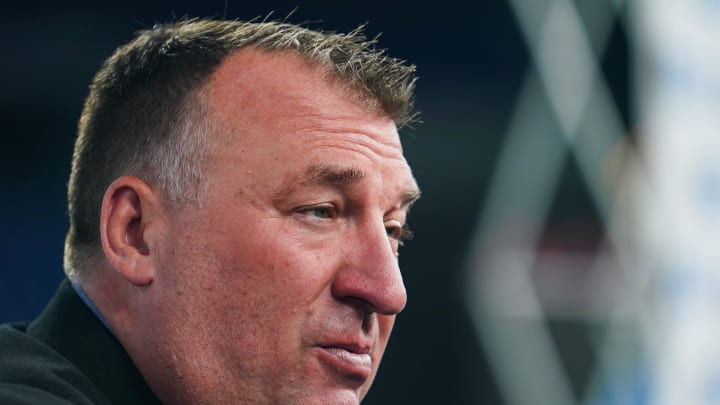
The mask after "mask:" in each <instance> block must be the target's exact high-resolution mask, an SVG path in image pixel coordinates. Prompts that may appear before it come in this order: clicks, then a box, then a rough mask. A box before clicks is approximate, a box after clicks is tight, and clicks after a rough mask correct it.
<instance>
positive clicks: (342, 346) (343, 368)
mask: <svg viewBox="0 0 720 405" xmlns="http://www.w3.org/2000/svg"><path fill="white" fill-rule="evenodd" d="M316 352H317V356H318V358H319V359H320V361H321V362H322V363H324V364H325V365H327V366H329V367H330V368H331V369H332V370H333V371H334V372H337V373H339V374H342V375H344V376H346V377H349V378H352V379H356V380H361V381H363V382H364V381H366V380H367V379H369V378H370V375H371V374H372V357H371V356H370V346H368V345H359V344H353V343H349V344H348V343H331V344H322V345H318V346H316Z"/></svg>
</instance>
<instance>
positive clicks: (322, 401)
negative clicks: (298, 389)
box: [298, 389, 365, 405]
mask: <svg viewBox="0 0 720 405" xmlns="http://www.w3.org/2000/svg"><path fill="white" fill-rule="evenodd" d="M364 396H365V395H364V393H358V392H357V391H353V390H349V389H337V390H332V391H328V392H323V393H316V394H315V395H313V394H309V395H308V396H307V397H306V399H304V400H302V401H299V402H298V403H302V404H311V405H327V404H332V405H358V404H359V403H360V401H361V400H362V397H364Z"/></svg>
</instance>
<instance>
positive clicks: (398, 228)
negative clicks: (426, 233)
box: [385, 220, 413, 246]
mask: <svg viewBox="0 0 720 405" xmlns="http://www.w3.org/2000/svg"><path fill="white" fill-rule="evenodd" d="M385 230H386V232H387V235H388V237H390V238H392V239H395V240H397V241H398V244H399V245H400V246H402V245H403V244H404V242H405V241H407V240H410V239H412V238H413V233H412V231H411V230H410V227H409V226H408V224H404V225H402V224H400V221H396V220H392V221H388V222H386V223H385Z"/></svg>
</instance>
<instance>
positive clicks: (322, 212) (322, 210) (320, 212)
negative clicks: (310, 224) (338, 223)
mask: <svg viewBox="0 0 720 405" xmlns="http://www.w3.org/2000/svg"><path fill="white" fill-rule="evenodd" d="M305 212H306V213H308V214H310V215H312V216H314V217H317V218H332V216H333V215H332V212H331V208H330V207H311V208H308V209H307V210H306V211H305Z"/></svg>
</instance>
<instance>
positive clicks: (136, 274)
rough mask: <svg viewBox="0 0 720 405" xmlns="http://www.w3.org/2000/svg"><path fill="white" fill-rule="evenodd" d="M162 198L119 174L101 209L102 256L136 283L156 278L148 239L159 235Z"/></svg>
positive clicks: (139, 283)
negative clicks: (157, 228)
mask: <svg viewBox="0 0 720 405" xmlns="http://www.w3.org/2000/svg"><path fill="white" fill-rule="evenodd" d="M162 210H163V206H162V199H161V198H158V195H157V193H155V192H154V191H153V190H152V189H151V188H150V186H149V185H148V184H147V183H145V182H144V181H142V180H140V179H139V178H137V177H133V176H122V177H120V178H118V179H116V180H115V181H114V182H113V183H112V184H111V185H110V187H108V189H107V191H106V192H105V196H104V197H103V202H102V208H101V211H100V238H101V240H102V248H103V252H104V253H105V258H106V259H107V261H108V262H109V263H110V265H111V266H112V267H113V268H114V269H115V271H116V272H117V273H118V274H119V275H120V276H121V277H123V278H124V279H126V280H127V281H129V282H130V283H132V284H133V285H135V286H145V285H149V284H150V283H152V282H153V280H154V278H155V257H156V252H154V251H153V249H152V247H153V246H156V245H155V244H154V243H152V242H153V241H152V240H151V238H152V237H153V235H158V234H162V232H155V231H156V229H155V227H158V226H162V225H161V223H160V221H157V219H159V218H161V215H159V214H161V213H162Z"/></svg>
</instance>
